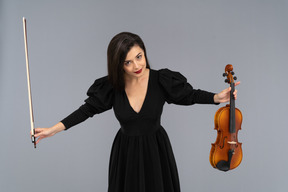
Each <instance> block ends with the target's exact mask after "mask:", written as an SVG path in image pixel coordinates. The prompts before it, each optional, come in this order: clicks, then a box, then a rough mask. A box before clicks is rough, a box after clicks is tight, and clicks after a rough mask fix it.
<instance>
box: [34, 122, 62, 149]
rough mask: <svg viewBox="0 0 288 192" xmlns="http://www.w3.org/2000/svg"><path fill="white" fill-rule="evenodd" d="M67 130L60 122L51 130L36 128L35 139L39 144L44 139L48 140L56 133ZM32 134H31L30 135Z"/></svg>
mask: <svg viewBox="0 0 288 192" xmlns="http://www.w3.org/2000/svg"><path fill="white" fill-rule="evenodd" d="M64 129H65V126H64V124H63V123H61V122H59V123H57V124H56V125H54V126H53V127H50V128H36V129H35V133H34V137H35V139H36V144H38V143H39V142H40V141H41V140H42V139H44V138H47V137H52V136H53V135H55V134H56V133H58V132H60V131H63V130H64ZM31 134H32V133H31V132H30V135H31Z"/></svg>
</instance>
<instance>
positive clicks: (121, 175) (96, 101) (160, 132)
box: [35, 32, 239, 192]
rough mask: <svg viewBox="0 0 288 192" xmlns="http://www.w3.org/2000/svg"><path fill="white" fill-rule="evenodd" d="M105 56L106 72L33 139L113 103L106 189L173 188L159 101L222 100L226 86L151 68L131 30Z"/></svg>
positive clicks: (174, 175)
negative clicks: (215, 87)
mask: <svg viewBox="0 0 288 192" xmlns="http://www.w3.org/2000/svg"><path fill="white" fill-rule="evenodd" d="M107 56H108V57H107V58H108V76H105V77H102V78H100V79H97V80H96V81H95V82H94V84H93V85H92V86H91V87H90V88H89V90H88V92H87V95H88V96H89V97H88V98H87V99H86V100H85V104H83V105H82V106H81V107H80V108H79V109H78V110H76V111H74V112H73V113H72V114H70V115H69V116H68V117H66V118H65V119H63V120H62V121H61V122H59V123H57V124H56V125H54V126H53V127H50V128H37V129H36V130H35V133H36V134H35V137H36V138H38V139H37V144H38V143H39V141H40V140H42V139H43V138H46V137H50V136H53V135H55V134H56V133H58V132H60V131H63V130H67V129H69V128H70V127H72V126H74V125H76V124H78V123H80V122H82V121H84V120H86V119H87V118H88V117H92V116H93V115H95V114H99V113H102V112H104V111H106V110H109V109H111V108H112V107H113V109H114V112H115V116H116V118H117V119H118V121H119V122H120V125H121V128H120V129H119V131H118V133H117V135H116V137H115V139H114V143H113V146H112V150H111V156H110V164H109V186H108V192H179V191H180V186H179V178H178V172H177V167H176V162H175V159H174V155H173V152H172V148H171V145H170V141H169V138H168V136H167V134H166V132H165V130H164V129H163V127H162V126H161V124H160V118H161V114H162V109H163V105H164V104H165V102H167V103H174V104H178V105H192V104H195V103H200V104H217V103H222V102H227V101H229V97H230V95H229V94H230V88H227V89H225V90H223V91H222V92H220V93H218V94H214V93H210V92H207V91H203V90H194V89H193V88H192V86H191V85H190V84H189V83H187V81H186V78H185V77H184V76H182V75H181V74H180V73H178V72H173V71H170V70H168V69H162V70H158V71H156V70H153V69H151V68H150V66H149V63H148V60H147V55H146V49H145V46H144V43H143V41H142V40H141V38H140V37H139V36H138V35H135V34H132V33H128V32H123V33H120V34H118V35H116V36H115V37H114V38H113V39H112V40H111V42H110V44H109V46H108V51H107ZM238 84H239V83H236V85H238ZM234 96H235V98H236V97H237V91H235V92H234Z"/></svg>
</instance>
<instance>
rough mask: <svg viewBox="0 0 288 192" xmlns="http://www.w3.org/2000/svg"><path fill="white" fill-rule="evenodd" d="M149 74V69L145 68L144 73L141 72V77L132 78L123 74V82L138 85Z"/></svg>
mask: <svg viewBox="0 0 288 192" xmlns="http://www.w3.org/2000/svg"><path fill="white" fill-rule="evenodd" d="M148 74H149V69H148V68H145V71H143V75H141V76H139V77H137V76H133V75H128V74H125V75H124V78H125V82H129V83H139V82H141V81H142V80H143V79H145V78H147V77H148Z"/></svg>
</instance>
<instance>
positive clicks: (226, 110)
mask: <svg viewBox="0 0 288 192" xmlns="http://www.w3.org/2000/svg"><path fill="white" fill-rule="evenodd" d="M233 75H234V72H233V66H232V65H231V64H228V65H226V67H225V73H224V74H223V76H224V77H227V78H226V79H225V82H226V83H228V84H230V87H231V92H230V104H228V105H226V106H225V107H221V108H220V109H218V110H217V112H216V113H215V116H214V123H215V128H214V129H215V130H217V138H216V141H215V143H212V147H211V151H210V157H209V159H210V163H211V165H212V167H214V168H216V169H218V170H220V171H229V170H232V169H235V168H236V167H238V166H239V165H240V163H241V161H242V156H243V152H242V143H239V142H238V136H237V134H238V131H239V130H241V123H242V113H241V111H240V110H239V109H237V108H235V98H234V95H233V92H234V90H235V83H234V80H237V77H235V76H234V77H233Z"/></svg>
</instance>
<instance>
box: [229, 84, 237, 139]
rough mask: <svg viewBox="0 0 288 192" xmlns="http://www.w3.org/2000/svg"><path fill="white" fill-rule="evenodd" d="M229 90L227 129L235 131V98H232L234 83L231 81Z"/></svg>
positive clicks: (231, 131)
mask: <svg viewBox="0 0 288 192" xmlns="http://www.w3.org/2000/svg"><path fill="white" fill-rule="evenodd" d="M230 87H231V92H230V121H229V122H230V123H229V131H230V133H235V132H236V129H235V98H234V95H233V93H234V91H235V84H234V83H231V84H230Z"/></svg>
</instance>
